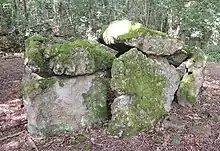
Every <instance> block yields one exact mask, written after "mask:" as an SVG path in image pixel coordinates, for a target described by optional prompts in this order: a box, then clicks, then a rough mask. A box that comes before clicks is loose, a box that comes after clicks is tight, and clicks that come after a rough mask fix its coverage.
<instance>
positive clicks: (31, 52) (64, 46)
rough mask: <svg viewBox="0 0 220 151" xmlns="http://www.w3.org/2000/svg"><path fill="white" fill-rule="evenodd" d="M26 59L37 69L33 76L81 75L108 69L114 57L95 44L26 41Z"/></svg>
mask: <svg viewBox="0 0 220 151" xmlns="http://www.w3.org/2000/svg"><path fill="white" fill-rule="evenodd" d="M26 44H27V45H26V55H25V56H26V58H28V60H29V65H30V66H33V64H32V63H31V62H34V64H35V65H37V67H36V68H38V70H36V71H34V72H46V73H49V74H50V73H51V72H53V73H54V74H57V75H62V74H65V75H71V76H76V75H84V74H92V73H94V72H96V71H100V70H106V69H108V68H111V65H112V61H113V60H114V58H115V57H114V55H113V54H112V53H110V52H109V51H106V49H105V48H104V47H102V46H100V45H99V44H97V43H92V42H89V41H87V40H77V41H74V42H69V41H62V40H51V39H47V38H44V37H40V36H38V37H36V36H33V37H30V38H28V39H27V40H26Z"/></svg>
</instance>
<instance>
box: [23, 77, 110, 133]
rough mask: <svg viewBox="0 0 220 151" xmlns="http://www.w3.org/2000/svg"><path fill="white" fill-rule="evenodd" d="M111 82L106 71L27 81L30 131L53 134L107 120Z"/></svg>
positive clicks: (26, 91) (26, 92)
mask: <svg viewBox="0 0 220 151" xmlns="http://www.w3.org/2000/svg"><path fill="white" fill-rule="evenodd" d="M108 81H109V80H107V79H105V78H103V77H102V74H94V75H89V76H79V77H74V78H61V79H60V78H57V77H50V78H42V79H38V80H30V81H26V82H24V85H23V91H24V94H25V95H24V103H25V108H26V110H27V116H28V131H29V132H30V133H31V134H37V135H41V136H49V135H54V134H57V133H59V132H64V131H73V132H74V131H80V130H83V128H85V126H88V125H91V124H95V123H100V122H103V121H105V120H106V119H107V118H108V110H107V105H106V101H107V92H108V87H109V86H108Z"/></svg>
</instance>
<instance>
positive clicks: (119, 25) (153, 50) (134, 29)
mask: <svg viewBox="0 0 220 151" xmlns="http://www.w3.org/2000/svg"><path fill="white" fill-rule="evenodd" d="M102 37H103V39H104V42H105V43H106V44H108V45H109V44H117V43H123V44H125V45H128V46H130V47H135V48H138V49H139V50H141V51H143V52H145V53H146V54H149V55H172V54H174V53H175V52H176V51H179V50H181V49H182V48H183V42H181V41H178V40H177V39H173V38H171V37H169V36H168V35H166V34H165V33H162V32H159V31H155V30H151V29H148V28H146V27H144V26H143V25H141V24H140V23H135V22H131V21H128V20H118V21H114V22H112V23H111V24H110V25H109V26H108V28H107V29H106V31H105V32H104V33H103V35H102ZM119 51H120V50H119Z"/></svg>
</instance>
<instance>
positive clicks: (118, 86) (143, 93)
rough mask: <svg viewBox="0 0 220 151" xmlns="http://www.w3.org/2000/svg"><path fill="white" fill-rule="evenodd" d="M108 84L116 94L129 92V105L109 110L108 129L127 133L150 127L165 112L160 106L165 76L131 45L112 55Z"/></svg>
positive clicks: (165, 81) (162, 98)
mask: <svg viewBox="0 0 220 151" xmlns="http://www.w3.org/2000/svg"><path fill="white" fill-rule="evenodd" d="M111 87H112V89H113V90H115V91H117V92H118V93H119V94H126V95H130V96H132V100H133V101H132V105H131V106H130V107H129V108H127V109H126V110H119V111H118V112H115V113H112V120H111V121H110V125H109V131H110V133H112V134H114V135H119V134H118V133H119V132H120V129H121V127H120V126H121V125H124V128H123V135H124V136H129V135H133V134H135V133H137V132H138V131H140V130H143V129H149V128H151V127H152V126H153V125H154V124H155V123H156V121H157V120H158V119H160V118H161V117H162V116H164V115H165V114H166V111H165V110H164V101H165V95H164V90H165V89H166V87H167V79H166V77H164V76H163V75H162V74H161V73H160V70H159V69H157V66H156V65H155V63H154V62H153V60H151V59H149V60H148V58H147V57H146V56H144V55H143V54H142V53H141V52H139V51H138V50H136V49H132V50H130V51H128V52H126V53H125V54H123V55H121V56H120V57H119V58H117V59H115V60H114V62H113V66H112V79H111Z"/></svg>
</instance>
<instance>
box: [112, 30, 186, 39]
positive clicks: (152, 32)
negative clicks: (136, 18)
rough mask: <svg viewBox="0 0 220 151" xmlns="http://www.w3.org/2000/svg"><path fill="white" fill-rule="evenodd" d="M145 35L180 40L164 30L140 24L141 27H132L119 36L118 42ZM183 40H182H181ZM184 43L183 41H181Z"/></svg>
mask: <svg viewBox="0 0 220 151" xmlns="http://www.w3.org/2000/svg"><path fill="white" fill-rule="evenodd" d="M140 36H141V37H145V36H160V37H163V38H168V39H173V40H175V41H178V40H177V39H174V38H172V37H170V36H169V35H167V34H166V33H163V32H160V31H157V30H153V29H149V28H146V27H144V26H140V28H137V29H132V28H131V30H130V31H129V32H128V33H126V34H124V35H121V36H119V37H118V38H117V40H116V41H117V42H123V41H126V40H130V39H132V38H138V37H140ZM179 42H181V41H179ZM181 43H183V42H181Z"/></svg>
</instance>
